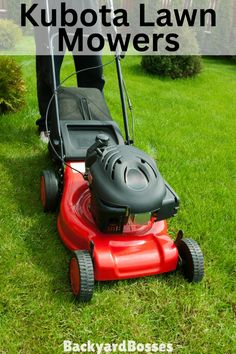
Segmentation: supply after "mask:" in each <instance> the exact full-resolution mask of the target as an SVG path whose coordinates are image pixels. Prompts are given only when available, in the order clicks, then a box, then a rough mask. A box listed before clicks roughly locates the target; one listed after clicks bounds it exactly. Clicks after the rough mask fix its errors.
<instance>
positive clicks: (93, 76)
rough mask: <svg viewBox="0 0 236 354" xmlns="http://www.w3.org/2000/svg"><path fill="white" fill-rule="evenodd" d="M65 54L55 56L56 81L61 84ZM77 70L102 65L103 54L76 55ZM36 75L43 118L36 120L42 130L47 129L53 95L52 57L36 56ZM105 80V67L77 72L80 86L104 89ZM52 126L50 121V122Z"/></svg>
mask: <svg viewBox="0 0 236 354" xmlns="http://www.w3.org/2000/svg"><path fill="white" fill-rule="evenodd" d="M63 58H64V55H59V56H55V57H54V62H55V72H56V82H57V86H58V85H59V84H60V70H61V66H62V62H63ZM73 58H74V64H75V71H79V70H83V69H87V68H90V67H95V66H100V65H102V58H101V56H96V55H94V56H84V55H81V56H78V55H74V56H73ZM36 75H37V95H38V105H39V113H40V116H41V118H40V119H38V120H37V121H36V124H37V125H38V126H39V129H40V130H45V118H46V112H47V108H48V104H49V101H50V99H51V97H52V95H53V75H52V59H51V57H50V56H49V55H45V56H40V55H38V56H36ZM104 84H105V81H104V79H103V68H102V67H101V66H100V67H99V68H96V69H91V70H85V71H82V72H80V73H78V74H77V85H78V87H93V88H98V89H99V90H100V91H103V87H104ZM48 126H50V121H49V122H48Z"/></svg>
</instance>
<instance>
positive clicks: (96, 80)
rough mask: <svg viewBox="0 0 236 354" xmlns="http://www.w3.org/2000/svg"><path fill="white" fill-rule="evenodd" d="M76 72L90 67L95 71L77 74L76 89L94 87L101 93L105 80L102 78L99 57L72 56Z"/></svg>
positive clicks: (100, 59)
mask: <svg viewBox="0 0 236 354" xmlns="http://www.w3.org/2000/svg"><path fill="white" fill-rule="evenodd" d="M74 62H75V68H76V71H78V70H83V69H87V68H91V67H97V68H96V69H91V70H85V71H82V72H80V73H79V74H77V83H78V87H95V88H98V89H99V90H100V91H103V88H104V85H105V80H104V78H103V67H102V66H101V65H102V57H101V56H100V55H90V56H88V55H80V56H79V55H74Z"/></svg>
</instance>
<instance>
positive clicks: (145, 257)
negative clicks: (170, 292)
mask: <svg viewBox="0 0 236 354" xmlns="http://www.w3.org/2000/svg"><path fill="white" fill-rule="evenodd" d="M81 164H82V163H81ZM69 165H71V167H73V166H74V164H73V163H71V164H69ZM89 204H90V191H89V186H88V183H87V182H86V181H85V180H84V178H83V176H82V175H81V174H80V173H78V172H76V171H75V170H73V169H71V168H70V167H68V166H67V167H66V169H65V174H64V188H63V195H62V201H61V207H60V213H59V216H58V230H59V234H60V237H61V239H62V241H63V242H64V244H65V245H66V246H67V247H68V248H69V249H70V250H91V251H92V254H93V261H94V271H95V280H99V281H105V280H118V279H127V278H137V277H143V276H148V275H154V274H159V273H166V272H170V271H174V270H175V269H176V267H177V263H178V250H177V248H176V246H175V244H174V241H173V240H172V239H171V238H170V236H169V235H168V233H167V223H166V221H160V222H154V221H150V222H149V223H148V224H146V225H137V224H135V223H133V222H129V224H128V225H126V226H125V228H124V233H123V234H118V235H117V234H103V233H101V232H100V231H99V230H98V229H97V227H96V225H95V223H94V221H93V218H92V215H91V213H90V211H89Z"/></svg>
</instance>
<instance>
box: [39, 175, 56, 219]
mask: <svg viewBox="0 0 236 354" xmlns="http://www.w3.org/2000/svg"><path fill="white" fill-rule="evenodd" d="M40 195H41V203H42V206H43V210H44V212H45V213H47V212H50V211H55V209H56V208H57V206H58V202H59V182H58V178H57V175H56V173H55V172H54V171H50V170H45V171H43V172H42V175H41V180H40Z"/></svg>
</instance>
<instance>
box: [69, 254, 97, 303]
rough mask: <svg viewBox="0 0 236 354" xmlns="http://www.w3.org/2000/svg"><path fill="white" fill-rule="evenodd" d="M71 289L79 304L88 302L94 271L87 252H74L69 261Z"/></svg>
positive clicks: (91, 291)
mask: <svg viewBox="0 0 236 354" xmlns="http://www.w3.org/2000/svg"><path fill="white" fill-rule="evenodd" d="M70 282H71V289H72V292H73V294H74V295H75V297H76V299H77V300H78V301H80V302H89V301H90V300H91V299H92V296H93V289H94V269H93V262H92V257H91V255H90V253H89V252H88V251H74V252H73V256H72V258H71V261H70Z"/></svg>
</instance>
